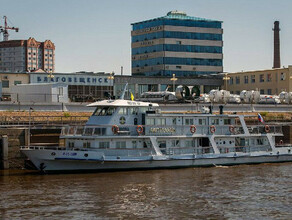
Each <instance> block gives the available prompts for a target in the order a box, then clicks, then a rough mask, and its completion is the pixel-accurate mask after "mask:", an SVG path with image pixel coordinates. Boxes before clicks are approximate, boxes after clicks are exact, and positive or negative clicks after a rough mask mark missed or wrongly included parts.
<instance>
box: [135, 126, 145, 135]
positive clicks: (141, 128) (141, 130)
mask: <svg viewBox="0 0 292 220" xmlns="http://www.w3.org/2000/svg"><path fill="white" fill-rule="evenodd" d="M136 131H137V133H138V134H139V135H140V134H142V133H143V126H142V125H138V126H137V128H136Z"/></svg>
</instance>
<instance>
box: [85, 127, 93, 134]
mask: <svg viewBox="0 0 292 220" xmlns="http://www.w3.org/2000/svg"><path fill="white" fill-rule="evenodd" d="M92 133H93V128H85V129H84V133H83V135H92Z"/></svg>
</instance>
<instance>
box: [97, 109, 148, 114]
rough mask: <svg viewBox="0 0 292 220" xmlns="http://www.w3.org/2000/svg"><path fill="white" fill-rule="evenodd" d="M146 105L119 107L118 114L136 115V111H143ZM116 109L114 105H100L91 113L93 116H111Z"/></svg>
mask: <svg viewBox="0 0 292 220" xmlns="http://www.w3.org/2000/svg"><path fill="white" fill-rule="evenodd" d="M147 110H148V107H139V108H138V107H127V108H126V107H120V108H119V110H118V114H119V115H128V114H130V115H136V114H138V113H145V112H146V111H147ZM116 111H117V108H116V107H101V108H96V110H95V111H94V113H93V115H94V116H111V115H113V114H114V113H115V112H116Z"/></svg>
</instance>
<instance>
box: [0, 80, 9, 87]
mask: <svg viewBox="0 0 292 220" xmlns="http://www.w3.org/2000/svg"><path fill="white" fill-rule="evenodd" d="M2 88H9V80H2Z"/></svg>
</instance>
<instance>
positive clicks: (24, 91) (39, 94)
mask: <svg viewBox="0 0 292 220" xmlns="http://www.w3.org/2000/svg"><path fill="white" fill-rule="evenodd" d="M12 91H13V93H12V94H11V101H13V102H45V103H58V102H62V103H68V102H69V98H68V85H67V84H65V83H42V84H39V83H33V84H18V85H14V86H13V88H12Z"/></svg>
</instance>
